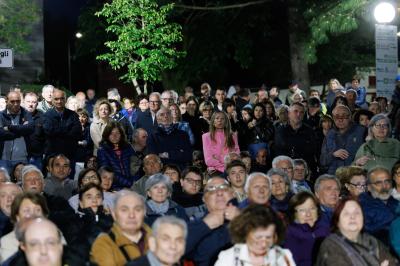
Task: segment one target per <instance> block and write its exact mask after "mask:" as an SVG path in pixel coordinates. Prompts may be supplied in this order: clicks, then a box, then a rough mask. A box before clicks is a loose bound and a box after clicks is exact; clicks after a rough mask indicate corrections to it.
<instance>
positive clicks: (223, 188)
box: [204, 184, 229, 193]
mask: <svg viewBox="0 0 400 266" xmlns="http://www.w3.org/2000/svg"><path fill="white" fill-rule="evenodd" d="M228 189H229V185H227V184H221V185H218V186H208V187H206V188H205V189H204V192H210V193H215V192H217V191H224V192H225V191H227V190H228Z"/></svg>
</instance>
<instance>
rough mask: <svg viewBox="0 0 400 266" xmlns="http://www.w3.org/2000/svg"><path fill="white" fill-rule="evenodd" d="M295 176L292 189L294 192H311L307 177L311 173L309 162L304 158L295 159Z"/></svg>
mask: <svg viewBox="0 0 400 266" xmlns="http://www.w3.org/2000/svg"><path fill="white" fill-rule="evenodd" d="M293 164H294V168H293V178H292V191H293V193H295V194H296V193H299V192H300V191H309V192H311V191H312V189H311V185H310V184H309V183H308V182H307V178H308V177H309V175H310V170H309V169H308V165H307V162H306V161H305V160H303V159H294V160H293Z"/></svg>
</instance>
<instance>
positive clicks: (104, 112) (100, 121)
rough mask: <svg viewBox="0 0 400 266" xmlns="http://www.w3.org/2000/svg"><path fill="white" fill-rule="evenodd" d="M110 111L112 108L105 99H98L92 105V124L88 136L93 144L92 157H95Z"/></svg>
mask: <svg viewBox="0 0 400 266" xmlns="http://www.w3.org/2000/svg"><path fill="white" fill-rule="evenodd" d="M111 110H112V107H111V105H110V103H109V102H108V100H107V99H99V100H97V102H96V104H95V105H94V111H93V122H92V123H91V124H90V136H91V138H92V141H93V144H94V150H93V154H94V155H97V149H98V148H99V145H100V141H101V138H102V135H103V131H104V129H105V128H106V126H107V124H108V123H109V122H110V121H111V118H110V114H111Z"/></svg>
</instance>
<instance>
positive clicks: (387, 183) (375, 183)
mask: <svg viewBox="0 0 400 266" xmlns="http://www.w3.org/2000/svg"><path fill="white" fill-rule="evenodd" d="M371 184H372V185H376V186H382V185H383V184H385V185H391V184H392V179H384V180H379V181H375V182H371Z"/></svg>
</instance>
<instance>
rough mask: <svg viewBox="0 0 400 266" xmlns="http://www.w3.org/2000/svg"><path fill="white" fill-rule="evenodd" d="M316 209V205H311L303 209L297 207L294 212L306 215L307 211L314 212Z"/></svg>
mask: <svg viewBox="0 0 400 266" xmlns="http://www.w3.org/2000/svg"><path fill="white" fill-rule="evenodd" d="M317 210H318V209H317V207H312V208H308V209H306V208H304V209H297V210H296V212H298V213H299V214H301V215H306V214H307V213H314V212H316V211H317Z"/></svg>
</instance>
